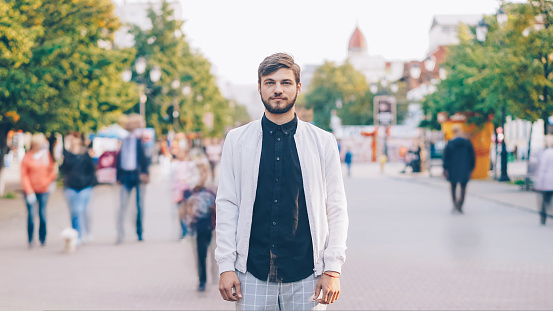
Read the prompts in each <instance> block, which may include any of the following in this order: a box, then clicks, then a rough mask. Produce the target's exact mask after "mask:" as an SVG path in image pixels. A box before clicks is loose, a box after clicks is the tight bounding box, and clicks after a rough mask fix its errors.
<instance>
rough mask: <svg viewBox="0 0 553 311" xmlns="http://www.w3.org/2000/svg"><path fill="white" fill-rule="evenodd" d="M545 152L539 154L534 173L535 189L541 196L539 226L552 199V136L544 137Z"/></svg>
mask: <svg viewBox="0 0 553 311" xmlns="http://www.w3.org/2000/svg"><path fill="white" fill-rule="evenodd" d="M545 148H546V149H545V150H544V151H543V152H542V153H541V155H540V158H539V163H538V170H537V172H536V183H535V188H536V190H537V191H539V192H540V194H541V199H542V200H541V210H540V220H541V224H542V225H545V222H546V220H547V210H548V209H550V208H551V199H552V198H553V136H551V135H548V136H546V137H545Z"/></svg>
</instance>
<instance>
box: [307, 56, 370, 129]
mask: <svg viewBox="0 0 553 311" xmlns="http://www.w3.org/2000/svg"><path fill="white" fill-rule="evenodd" d="M302 97H303V98H301V99H300V100H299V104H300V105H303V106H305V107H306V108H307V109H313V122H314V123H315V125H317V126H319V127H321V128H323V129H325V130H330V116H331V111H332V110H335V109H337V107H336V102H337V101H339V100H341V101H342V105H343V108H342V109H341V110H339V111H338V115H339V116H340V117H341V118H343V119H342V123H343V124H356V125H359V124H371V123H372V98H373V95H372V94H371V93H370V91H369V86H368V84H367V81H366V79H365V76H364V75H363V74H362V73H361V72H359V71H357V70H355V68H353V66H352V65H351V64H350V63H349V62H345V63H344V64H343V65H340V66H338V65H336V64H335V63H334V62H328V61H327V62H325V63H324V64H323V65H321V66H320V67H318V68H317V69H316V70H315V73H314V75H313V80H312V81H311V85H310V87H309V90H308V92H307V93H306V94H305V95H304V96H302Z"/></svg>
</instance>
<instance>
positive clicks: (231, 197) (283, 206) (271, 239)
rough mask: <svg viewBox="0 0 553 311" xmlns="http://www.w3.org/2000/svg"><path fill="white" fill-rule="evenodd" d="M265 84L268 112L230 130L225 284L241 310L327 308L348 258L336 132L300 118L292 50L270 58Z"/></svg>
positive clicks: (225, 171) (221, 200)
mask: <svg viewBox="0 0 553 311" xmlns="http://www.w3.org/2000/svg"><path fill="white" fill-rule="evenodd" d="M258 91H259V93H260V95H261V101H262V102H263V104H264V106H265V114H264V115H263V117H262V118H261V119H260V120H257V121H253V122H250V123H249V124H247V125H244V126H242V127H239V128H236V129H233V130H231V131H230V132H229V133H228V135H227V138H226V141H225V145H224V147H223V155H222V158H221V165H220V170H219V189H218V191H217V226H216V230H217V249H216V250H215V257H216V258H217V262H218V264H219V271H220V280H219V291H220V293H221V296H222V297H223V299H225V300H227V301H236V302H237V305H236V308H237V309H238V310H241V309H248V310H250V309H251V310H261V309H269V310H279V309H283V310H288V309H290V310H307V309H313V308H321V307H323V305H324V304H329V303H333V302H334V301H335V300H336V299H337V298H338V296H339V294H340V272H341V267H342V264H343V263H344V261H345V258H346V257H345V250H346V236H347V230H348V215H347V204H346V196H345V191H344V184H343V179H342V167H341V161H340V154H339V152H338V147H337V143H336V139H335V137H334V135H332V134H330V133H328V132H326V131H323V130H321V129H319V128H317V127H315V126H314V125H311V124H309V123H307V122H303V121H301V120H298V118H297V116H296V113H295V108H294V104H295V101H296V98H297V96H298V94H299V93H300V92H301V83H300V68H299V66H298V65H297V64H296V63H295V62H294V59H293V58H292V57H291V56H290V55H288V54H285V53H277V54H273V55H271V56H269V57H267V58H265V59H264V60H263V62H262V63H261V64H260V66H259V70H258ZM304 185H305V187H304ZM319 294H321V296H319Z"/></svg>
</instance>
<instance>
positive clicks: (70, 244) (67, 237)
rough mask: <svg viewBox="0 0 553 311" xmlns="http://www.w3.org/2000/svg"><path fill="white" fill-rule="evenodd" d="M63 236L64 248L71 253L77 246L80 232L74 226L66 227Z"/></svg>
mask: <svg viewBox="0 0 553 311" xmlns="http://www.w3.org/2000/svg"><path fill="white" fill-rule="evenodd" d="M60 236H61V238H62V240H63V241H64V245H63V250H64V252H65V253H67V254H71V253H73V252H74V251H75V249H76V248H77V239H78V238H79V233H78V232H77V230H75V229H73V228H65V229H63V231H62V232H61V235H60Z"/></svg>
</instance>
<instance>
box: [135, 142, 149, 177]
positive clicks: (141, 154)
mask: <svg viewBox="0 0 553 311" xmlns="http://www.w3.org/2000/svg"><path fill="white" fill-rule="evenodd" d="M136 155H137V157H138V158H137V159H138V161H137V165H138V166H139V172H140V173H143V174H149V172H148V167H149V166H150V163H149V160H148V157H146V151H145V150H144V145H143V144H142V140H140V139H137V140H136Z"/></svg>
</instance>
